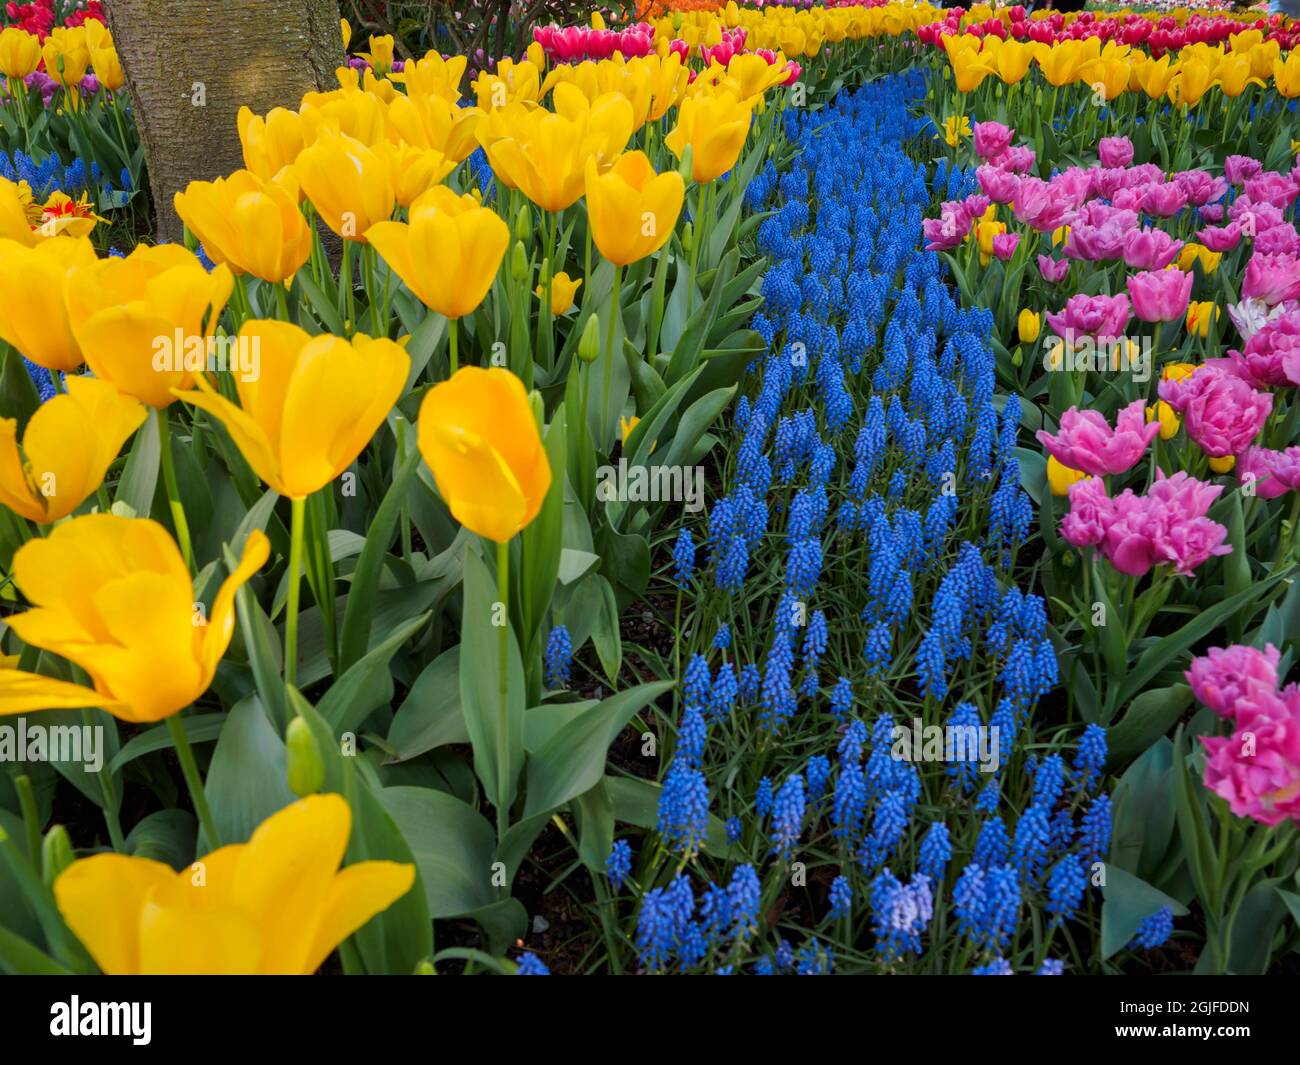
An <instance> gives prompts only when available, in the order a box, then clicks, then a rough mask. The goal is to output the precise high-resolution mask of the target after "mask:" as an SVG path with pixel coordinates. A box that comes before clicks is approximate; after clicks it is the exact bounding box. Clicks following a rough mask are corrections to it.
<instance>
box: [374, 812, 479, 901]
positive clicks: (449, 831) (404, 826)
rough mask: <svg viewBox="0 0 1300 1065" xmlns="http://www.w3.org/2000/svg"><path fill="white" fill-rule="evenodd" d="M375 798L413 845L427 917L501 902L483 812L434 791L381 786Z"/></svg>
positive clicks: (412, 852) (412, 850) (413, 854)
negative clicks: (427, 909)
mask: <svg viewBox="0 0 1300 1065" xmlns="http://www.w3.org/2000/svg"><path fill="white" fill-rule="evenodd" d="M379 800H380V802H382V803H383V805H384V809H386V810H387V811H388V813H389V815H390V816H391V817H392V819H393V821H394V822H395V823H396V825H397V827H398V829H400V830H401V833H402V835H403V836H404V837H405V839H406V841H407V843H408V844H409V845H410V847H411V855H412V857H413V858H414V859H415V864H416V865H417V866H418V867H419V870H420V879H421V880H422V881H423V883H424V897H425V900H426V902H427V903H428V906H429V916H430V917H432V918H435V919H438V918H445V917H463V916H465V915H467V914H470V913H472V912H473V911H474V910H478V909H481V908H482V907H485V906H490V905H492V904H493V903H495V902H499V901H500V900H501V895H500V891H499V889H497V888H494V887H493V886H492V872H493V870H492V863H493V862H494V861H495V860H496V858H495V855H496V845H497V841H496V832H495V831H494V830H493V828H492V826H491V824H489V823H488V821H487V819H486V818H485V817H484V816H483V815H482V814H480V813H479V812H478V811H477V810H475V809H474V808H473V807H472V806H469V805H468V804H467V803H464V802H461V800H460V799H458V798H456V797H455V796H454V795H448V794H447V793H446V792H442V791H435V790H434V789H433V788H411V787H395V788H384V789H383V790H382V791H380V793H379Z"/></svg>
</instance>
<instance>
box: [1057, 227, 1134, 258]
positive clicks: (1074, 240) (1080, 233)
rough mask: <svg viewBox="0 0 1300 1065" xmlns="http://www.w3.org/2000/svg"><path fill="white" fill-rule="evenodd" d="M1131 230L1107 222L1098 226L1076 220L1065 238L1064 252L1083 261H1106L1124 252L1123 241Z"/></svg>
mask: <svg viewBox="0 0 1300 1065" xmlns="http://www.w3.org/2000/svg"><path fill="white" fill-rule="evenodd" d="M1130 232H1131V231H1130V230H1127V229H1123V228H1121V227H1119V226H1117V225H1114V224H1113V223H1110V222H1107V223H1105V224H1104V225H1100V226H1089V225H1081V224H1079V223H1078V222H1076V223H1075V224H1074V225H1072V226H1071V227H1070V235H1069V236H1068V237H1066V238H1065V248H1064V251H1065V254H1066V255H1068V256H1069V257H1070V258H1071V259H1082V260H1084V261H1085V262H1092V263H1097V262H1107V261H1108V260H1110V259H1118V258H1119V257H1120V256H1121V255H1123V254H1124V242H1125V240H1126V239H1127V238H1128V236H1129V233H1130Z"/></svg>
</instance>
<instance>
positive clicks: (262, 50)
mask: <svg viewBox="0 0 1300 1065" xmlns="http://www.w3.org/2000/svg"><path fill="white" fill-rule="evenodd" d="M106 6H107V8H108V20H109V25H110V28H111V29H112V31H113V40H114V42H115V43H116V45H117V52H118V56H119V57H120V59H121V62H122V70H123V72H124V73H125V75H126V86H127V90H128V91H129V93H130V97H131V107H132V110H133V112H134V115H135V123H136V128H137V129H138V130H139V133H140V142H141V144H142V145H143V146H144V157H145V165H146V167H147V169H148V173H149V187H150V191H151V193H152V195H153V202H154V212H155V224H156V227H157V229H156V236H157V238H158V239H159V240H172V241H178V240H180V239H181V235H182V232H183V230H182V225H181V221H180V219H179V218H178V217H177V216H176V212H175V210H174V209H173V208H172V196H173V194H175V193H176V192H179V191H181V190H182V189H184V188H185V186H186V185H187V184H189V182H191V181H196V180H211V179H212V178H215V177H220V176H224V175H226V174H229V173H230V172H231V171H232V170H237V169H239V168H240V167H241V166H243V161H242V160H243V156H242V153H241V150H240V146H239V132H238V129H237V127H236V124H235V116H236V115H237V114H238V112H239V108H240V107H241V106H242V105H244V104H247V105H248V106H249V107H250V108H252V109H253V110H254V111H256V112H257V113H258V114H264V113H266V112H267V111H269V110H270V109H271V108H272V107H288V108H292V109H294V110H296V109H297V107H298V103H299V101H300V100H301V99H302V96H303V94H304V93H307V92H311V91H313V90H327V89H330V88H332V87H334V86H335V85H337V81H336V79H335V77H334V71H335V69H336V68H337V67H339V66H341V65H342V64H343V62H344V55H343V35H342V33H341V31H340V29H339V10H338V0H110V2H109V3H108V4H107V5H106Z"/></svg>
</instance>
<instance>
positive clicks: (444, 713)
mask: <svg viewBox="0 0 1300 1065" xmlns="http://www.w3.org/2000/svg"><path fill="white" fill-rule="evenodd" d="M459 676H460V645H459V644H458V645H456V646H455V647H452V648H449V649H448V650H446V651H444V652H443V653H442V654H440V655H439V656H438V657H437V658H435V659H434V660H433V661H432V662H430V663H429V664H428V665H427V666H425V667H424V669H423V670H422V671H421V673H420V675H419V677H417V678H416V681H415V683H414V684H413V685H411V690H410V691H409V692H408V693H407V695H406V698H405V699H404V700H403V701H402V705H401V706H399V707H398V708H397V713H396V714H394V715H393V723H392V725H391V726H389V729H388V745H389V746H390V747H392V748H393V750H394V751H395V752H396V753H395V754H394V755H393V756H392V757H391V758H390V759H389V762H404V761H407V760H408V759H411V758H416V757H418V756H419V755H422V754H425V753H426V752H428V751H432V750H435V749H437V748H438V747H444V746H446V745H447V744H451V743H468V742H469V732H468V730H466V728H465V715H464V713H462V711H461V707H460V685H459V682H458V680H457V678H458V677H459Z"/></svg>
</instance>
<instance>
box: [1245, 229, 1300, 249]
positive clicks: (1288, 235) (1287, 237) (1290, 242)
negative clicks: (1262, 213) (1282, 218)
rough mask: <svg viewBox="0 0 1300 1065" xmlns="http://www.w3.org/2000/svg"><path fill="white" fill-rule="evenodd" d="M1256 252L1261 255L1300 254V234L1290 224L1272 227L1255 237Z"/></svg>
mask: <svg viewBox="0 0 1300 1065" xmlns="http://www.w3.org/2000/svg"><path fill="white" fill-rule="evenodd" d="M1254 250H1255V252H1256V253H1257V254H1259V255H1294V254H1295V253H1296V252H1300V233H1297V232H1296V228H1295V226H1293V225H1292V224H1291V223H1290V222H1283V223H1282V224H1281V225H1280V226H1270V227H1269V228H1268V229H1266V230H1264V232H1262V233H1259V234H1257V235H1256V236H1255V244H1254Z"/></svg>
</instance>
